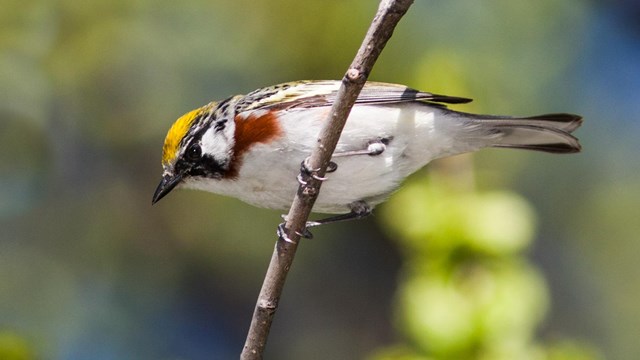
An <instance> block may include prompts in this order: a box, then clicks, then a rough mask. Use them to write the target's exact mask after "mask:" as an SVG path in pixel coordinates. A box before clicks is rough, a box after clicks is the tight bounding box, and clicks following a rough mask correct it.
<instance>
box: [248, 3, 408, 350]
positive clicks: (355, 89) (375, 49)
mask: <svg viewBox="0 0 640 360" xmlns="http://www.w3.org/2000/svg"><path fill="white" fill-rule="evenodd" d="M412 3H413V0H382V1H380V5H379V7H378V12H377V13H376V15H375V17H374V19H373V22H372V23H371V26H370V27H369V30H368V32H367V35H366V36H365V38H364V41H363V42H362V45H361V46H360V49H359V50H358V53H357V54H356V56H355V58H354V60H353V62H352V63H351V66H350V67H349V70H348V71H347V73H346V74H345V76H344V78H343V79H342V86H340V89H339V90H338V96H337V97H336V101H335V103H334V104H333V106H332V108H331V113H330V117H329V121H327V122H326V125H325V126H324V128H323V129H322V131H321V132H320V135H319V137H318V142H317V144H316V147H315V148H314V150H313V152H312V153H311V156H310V158H309V167H310V168H311V169H319V170H318V171H317V172H316V174H317V176H318V177H323V176H324V174H325V172H326V169H327V166H328V165H329V162H330V160H331V155H332V154H333V151H334V150H335V148H336V145H337V143H338V140H339V138H340V134H341V133H342V129H343V127H344V124H345V123H346V120H347V117H348V116H349V112H350V111H351V107H352V106H353V104H354V103H355V101H356V99H357V98H358V94H359V93H360V90H362V87H363V86H364V84H365V82H366V81H367V78H368V76H369V73H370V72H371V69H372V68H373V64H374V63H375V62H376V60H377V59H378V56H379V55H380V53H381V52H382V49H383V48H384V46H385V44H386V43H387V41H388V40H389V38H390V37H391V35H392V33H393V30H394V28H395V27H396V25H397V24H398V21H400V19H401V18H402V16H403V15H404V14H405V13H406V12H407V10H408V9H409V6H411V4H412ZM301 160H302V159H301ZM300 175H301V176H303V177H305V182H306V184H304V185H300V187H299V188H298V193H297V194H296V197H295V199H294V200H293V204H292V205H291V209H290V210H289V214H288V215H287V217H286V219H287V223H286V226H285V228H286V233H287V236H288V238H289V239H290V241H284V240H282V239H280V240H278V241H277V242H276V246H275V249H274V251H273V255H272V257H271V263H270V264H269V268H268V269H267V273H266V275H265V278H264V282H263V284H262V289H261V290H260V295H259V296H258V301H257V303H256V307H255V310H254V313H253V318H252V320H251V326H250V328H249V332H248V334H247V340H246V342H245V345H244V348H243V350H242V354H241V356H240V358H241V359H243V360H249V359H262V354H263V351H264V348H265V345H266V343H267V336H268V335H269V330H270V329H271V323H272V321H273V317H274V314H275V312H276V309H277V308H278V302H279V300H280V295H281V294H282V288H283V287H284V282H285V280H286V277H287V273H288V272H289V269H290V268H291V264H292V263H293V259H294V256H295V253H296V249H297V247H298V241H299V240H300V235H299V234H300V233H302V231H303V230H304V229H305V225H306V222H307V219H308V218H309V214H310V213H311V208H312V207H313V204H314V203H315V201H316V198H317V197H318V193H319V191H320V185H321V184H322V181H319V180H318V179H316V178H313V177H310V176H307V174H304V173H301V174H300Z"/></svg>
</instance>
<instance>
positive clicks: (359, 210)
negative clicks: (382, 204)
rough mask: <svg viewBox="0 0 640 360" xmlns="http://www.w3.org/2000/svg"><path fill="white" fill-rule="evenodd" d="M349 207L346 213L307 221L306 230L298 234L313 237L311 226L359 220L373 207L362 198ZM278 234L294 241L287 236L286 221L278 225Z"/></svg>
mask: <svg viewBox="0 0 640 360" xmlns="http://www.w3.org/2000/svg"><path fill="white" fill-rule="evenodd" d="M349 208H350V209H351V211H350V212H348V213H346V214H340V215H335V216H330V217H328V218H324V219H320V220H315V221H307V224H306V225H305V228H304V230H303V231H302V232H299V233H297V234H298V235H299V236H301V237H303V238H305V239H313V234H312V233H311V231H309V228H311V227H315V226H320V225H324V224H332V223H336V222H340V221H348V220H357V219H362V218H365V217H367V216H369V215H371V207H370V206H369V204H367V203H366V202H364V201H362V200H360V201H355V202H352V203H351V204H349ZM285 217H286V215H282V218H283V219H284V218H285ZM277 234H278V237H279V238H280V239H282V240H284V241H286V242H293V241H292V240H291V239H289V237H288V236H287V233H286V229H285V223H281V224H280V225H278V231H277Z"/></svg>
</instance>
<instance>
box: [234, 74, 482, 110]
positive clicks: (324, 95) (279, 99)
mask: <svg viewBox="0 0 640 360" xmlns="http://www.w3.org/2000/svg"><path fill="white" fill-rule="evenodd" d="M340 83H341V82H340V81H333V80H323V81H298V82H291V83H284V84H279V85H275V86H272V87H268V88H263V89H258V90H255V91H252V92H250V93H249V94H247V95H246V96H244V98H243V99H242V100H240V103H239V104H238V108H237V110H238V112H242V111H246V110H258V109H291V108H310V107H321V106H331V105H333V102H334V101H335V99H336V96H337V94H338V88H339V87H340ZM411 101H422V102H428V103H447V104H464V103H468V102H470V101H471V99H467V98H461V97H454V96H446V95H438V94H432V93H428V92H423V91H418V90H414V89H411V88H408V87H406V86H403V85H396V84H387V83H380V82H367V83H366V84H365V85H364V87H363V88H362V91H361V92H360V95H359V96H358V99H357V100H356V104H390V103H400V102H411ZM434 105H435V104H434Z"/></svg>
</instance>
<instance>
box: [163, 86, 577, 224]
mask: <svg viewBox="0 0 640 360" xmlns="http://www.w3.org/2000/svg"><path fill="white" fill-rule="evenodd" d="M340 84H341V83H340V81H298V82H291V83H284V84H280V85H275V86H271V87H267V88H263V89H258V90H255V91H253V92H251V93H249V94H247V95H244V96H242V95H237V96H233V97H230V98H228V99H226V100H223V101H220V102H211V103H209V104H207V105H205V106H203V107H201V108H199V109H196V110H193V111H191V112H189V113H187V114H185V115H183V116H182V117H180V118H179V119H178V120H176V122H175V123H174V124H173V126H171V128H170V129H169V132H168V134H167V137H166V139H165V142H164V147H163V154H162V166H163V168H164V172H163V174H162V181H161V182H160V185H159V186H158V188H157V190H156V191H155V193H154V195H153V203H156V202H157V201H158V200H160V199H161V198H162V197H164V196H165V195H167V194H168V193H169V192H170V191H171V190H172V189H174V188H176V187H185V188H193V189H200V190H205V191H210V192H213V193H217V194H222V195H228V196H232V197H236V198H238V199H240V200H242V201H244V202H247V203H249V204H252V205H255V206H258V207H263V208H270V209H280V210H286V209H288V208H289V207H290V205H291V202H292V200H293V198H294V195H295V193H296V191H297V188H298V183H297V182H296V175H297V174H299V172H300V162H301V161H302V160H303V159H305V158H306V157H307V156H308V155H309V154H310V152H311V150H312V149H313V147H314V146H315V144H316V140H317V137H318V134H319V132H320V129H321V127H322V126H323V124H324V122H325V121H327V118H328V113H329V111H330V109H331V105H332V104H333V102H334V100H335V98H336V94H337V92H338V88H339V87H340ZM470 101H471V99H466V98H460V97H452V96H445V95H438V94H432V93H428V92H422V91H418V90H414V89H411V88H408V87H406V86H402V85H394V84H386V83H378V82H367V83H366V84H365V86H364V88H363V89H362V92H361V93H360V95H359V97H358V99H357V101H356V103H355V105H354V106H353V108H352V110H351V113H350V115H349V118H348V120H347V123H346V125H345V128H344V131H343V133H342V136H341V137H340V141H339V142H338V145H337V147H336V150H335V152H334V155H333V157H332V160H331V164H330V166H329V169H328V172H331V173H330V174H328V175H327V179H326V181H325V182H324V184H323V186H322V191H321V192H320V195H319V197H318V198H317V200H316V203H315V206H314V211H315V212H320V213H329V214H343V215H339V216H334V217H331V218H328V219H326V220H328V221H320V222H318V223H310V225H317V224H319V223H323V222H329V221H332V220H342V219H350V218H357V217H362V216H365V215H367V214H369V213H370V212H371V209H373V207H374V206H376V205H378V204H379V203H381V202H383V201H384V200H385V199H386V198H387V197H388V196H389V195H390V194H391V193H392V192H393V191H394V190H396V189H397V188H398V187H399V186H400V184H401V183H402V181H403V180H404V179H405V178H406V177H407V176H409V175H410V174H412V173H413V172H415V171H417V170H418V169H420V168H422V167H424V166H425V165H426V164H427V163H429V162H430V161H431V160H434V159H437V158H442V157H446V156H450V155H455V154H460V153H466V152H471V151H475V150H478V149H481V148H484V147H502V148H516V149H528V150H537V151H545V152H551V153H575V152H579V151H580V144H579V142H578V139H576V138H575V137H574V136H573V135H571V132H573V131H574V130H575V129H576V128H578V127H579V126H580V125H581V123H582V118H581V117H580V116H578V115H573V114H564V113H563V114H547V115H538V116H530V117H510V116H494V115H476V114H469V113H463V112H458V111H453V110H449V109H447V107H446V106H445V105H443V104H460V103H467V102H470ZM303 164H304V163H303Z"/></svg>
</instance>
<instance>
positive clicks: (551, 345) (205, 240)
mask: <svg viewBox="0 0 640 360" xmlns="http://www.w3.org/2000/svg"><path fill="white" fill-rule="evenodd" d="M376 5H377V4H376V2H374V1H366V0H347V1H326V0H313V1H306V2H299V1H293V0H275V1H256V0H238V1H211V0H207V1H205V0H189V1H182V2H170V1H151V0H132V1H123V0H120V1H113V0H108V1H107V0H89V1H78V0H57V1H46V0H3V1H2V7H1V8H2V11H0V330H1V331H2V332H0V358H2V359H4V358H11V357H13V358H34V357H35V358H44V359H127V358H136V359H158V358H165V359H166V358H181V359H182V358H184V359H205V358H207V359H209V358H235V357H237V354H238V352H239V350H240V348H241V346H242V343H243V340H244V335H245V331H246V328H247V327H248V324H249V317H250V314H251V311H252V309H253V306H254V301H255V296H256V294H257V292H258V289H259V286H260V283H261V280H262V276H263V273H264V269H265V268H266V264H267V262H268V260H269V257H270V254H271V250H272V247H273V242H274V240H275V239H274V231H275V226H276V224H277V223H278V222H279V221H280V218H279V214H278V213H277V212H271V211H266V210H261V209H255V208H252V207H250V206H247V205H244V204H241V203H239V202H238V201H236V200H233V199H228V198H224V197H221V196H214V195H211V194H204V193H197V192H188V191H185V192H177V193H175V194H171V196H169V197H168V198H166V199H163V201H162V203H160V204H158V205H157V206H154V207H153V208H152V207H151V205H150V199H151V195H152V192H153V190H154V188H155V185H156V184H157V181H159V177H160V171H161V168H160V152H161V146H162V141H163V137H164V135H165V132H166V131H167V129H168V127H169V126H170V124H171V122H172V121H173V120H174V119H175V118H177V117H178V116H179V115H181V114H182V113H184V112H186V111H188V110H190V109H192V108H195V107H197V106H201V105H202V104H205V103H207V102H209V101H210V100H212V99H221V98H224V97H227V96H229V95H231V94H236V93H245V92H248V91H251V90H253V89H254V88H257V87H261V86H265V85H271V84H274V83H278V82H283V81H289V80H297V79H322V78H339V77H340V76H341V75H342V74H343V72H344V71H345V69H346V66H347V65H348V64H349V63H350V61H351V59H352V56H353V55H354V54H355V51H356V49H357V47H358V46H359V44H360V41H361V39H362V36H363V35H364V33H365V31H366V29H367V26H368V25H369V22H370V20H371V17H372V15H373V14H374V11H375V8H376ZM623 6H632V5H631V2H615V3H614V2H607V3H605V2H598V1H591V2H588V1H583V0H566V1H562V2H559V1H555V0H540V1H535V2H531V1H512V0H496V1H492V2H483V1H475V0H450V1H440V2H437V1H416V3H415V4H414V5H413V7H412V8H411V10H410V11H409V13H408V14H407V16H406V17H405V18H403V20H402V22H401V23H400V25H399V28H398V29H397V30H396V32H395V34H394V37H393V38H392V39H391V41H390V42H389V44H388V46H387V48H386V49H385V51H384V52H383V54H382V56H381V58H380V61H379V62H378V63H377V64H376V67H375V68H374V71H373V73H372V76H371V77H372V79H374V80H378V81H388V82H396V83H404V84H407V85H410V86H412V87H415V88H420V89H424V90H427V91H433V92H439V93H445V94H451V95H457V96H467V97H472V98H474V99H475V100H476V101H475V102H474V103H472V104H469V105H465V106H464V107H459V108H458V109H460V110H464V111H476V112H490V113H505V114H507V113H512V114H535V113H539V112H553V111H571V112H577V113H581V114H582V115H584V116H585V118H586V122H585V126H584V128H583V129H581V130H580V131H579V133H578V135H579V137H580V138H581V139H582V140H583V144H584V147H585V152H584V153H583V154H581V155H578V156H566V157H553V156H545V155H540V154H529V153H524V152H517V151H512V152H508V151H504V152H502V151H497V150H496V151H493V150H489V151H485V152H481V153H480V154H478V155H477V156H475V157H474V161H475V164H476V165H475V168H473V167H472V166H464V167H463V168H464V169H467V170H466V171H462V172H459V173H457V174H458V175H456V176H455V177H447V178H446V181H444V180H442V179H440V180H438V179H437V176H438V175H436V174H433V175H430V176H429V177H427V178H426V180H425V178H424V175H423V174H420V175H417V177H416V178H415V179H414V181H412V182H411V183H409V184H408V185H407V187H406V188H405V189H404V190H402V191H400V192H399V193H398V194H397V196H396V197H394V198H392V203H391V204H389V205H388V207H387V208H386V209H385V208H384V206H383V207H382V208H381V209H380V210H377V211H378V212H380V213H383V215H382V216H381V217H380V219H381V220H382V222H381V223H380V224H378V223H377V222H376V221H375V220H376V219H372V220H367V221H362V222H356V223H350V224H344V225H335V226H330V227H327V228H323V229H318V230H317V233H316V239H315V240H313V241H309V242H306V243H305V244H303V246H302V247H301V249H300V251H299V253H298V255H297V260H296V263H295V265H294V269H293V271H292V272H291V274H290V276H289V280H288V284H287V289H286V291H285V294H284V299H283V300H282V302H281V304H280V310H279V313H278V319H277V320H276V323H275V324H274V328H273V330H272V333H271V336H270V342H269V346H268V348H267V354H266V355H267V358H274V359H301V358H304V359H327V358H362V357H364V356H366V354H371V353H372V352H375V355H373V357H374V358H380V359H387V358H398V359H416V358H446V356H449V355H446V356H445V354H455V356H458V355H459V356H473V355H478V354H484V355H485V356H486V357H485V358H487V357H491V356H495V357H494V358H500V357H501V356H502V357H503V358H504V357H505V356H510V355H512V354H524V353H527V355H528V356H531V357H532V358H545V357H546V358H548V359H593V358H597V357H598V354H599V353H600V352H602V353H603V354H605V355H606V356H607V358H614V359H623V360H624V359H637V358H638V357H640V343H638V342H637V340H636V338H637V332H636V330H637V329H638V328H639V327H640V307H638V306H637V304H638V302H639V301H640V286H639V284H638V282H637V281H636V274H637V265H636V264H637V260H636V259H637V254H638V253H640V252H639V250H640V242H638V241H637V240H638V236H637V234H638V233H640V222H638V221H636V219H635V214H636V211H635V210H636V209H637V207H638V204H639V203H640V188H639V187H638V184H639V183H640V175H639V174H640V165H639V163H638V161H637V153H638V151H640V148H638V142H637V136H638V132H639V131H640V127H638V125H637V119H638V116H639V114H640V109H638V107H637V104H638V102H637V101H635V98H633V96H634V95H635V94H637V93H638V92H639V91H640V76H639V75H638V73H639V72H638V71H637V58H638V56H640V54H639V52H640V50H639V48H638V45H637V44H639V43H640V42H638V41H637V40H638V35H637V33H636V31H637V28H636V27H634V25H633V24H636V23H637V21H636V22H634V21H630V22H628V24H631V25H625V24H627V22H626V21H627V19H628V18H629V16H632V15H631V14H633V12H632V11H625V10H626V9H625V8H624V7H623ZM608 9H613V10H608ZM631 18H632V17H631ZM632 19H633V18H632ZM476 184H477V189H475V188H474V186H476ZM456 189H457V190H456ZM460 189H462V190H460ZM478 189H480V190H478ZM516 194H519V195H516ZM525 198H526V200H525ZM425 219H426V220H425ZM377 226H381V227H384V229H378V227H377ZM384 234H391V236H390V238H392V239H394V241H389V240H388V239H387V237H385V236H384ZM398 272H400V274H401V275H400V276H398V275H397V274H398ZM394 293H395V294H396V295H395V299H394V298H393V294H394ZM427 304H428V306H427ZM452 305H456V307H455V308H454V307H453V306H452ZM393 319H395V320H393ZM393 323H395V325H394V324H393ZM393 344H398V345H393ZM317 349H322V351H316V350H317ZM375 349H380V350H379V351H375ZM594 349H595V350H594ZM469 354H472V355H469ZM451 356H454V355H451ZM523 356H524V355H523ZM525 358H526V357H525Z"/></svg>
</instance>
